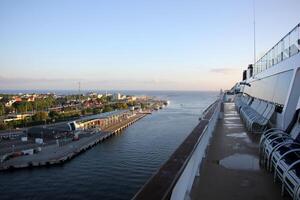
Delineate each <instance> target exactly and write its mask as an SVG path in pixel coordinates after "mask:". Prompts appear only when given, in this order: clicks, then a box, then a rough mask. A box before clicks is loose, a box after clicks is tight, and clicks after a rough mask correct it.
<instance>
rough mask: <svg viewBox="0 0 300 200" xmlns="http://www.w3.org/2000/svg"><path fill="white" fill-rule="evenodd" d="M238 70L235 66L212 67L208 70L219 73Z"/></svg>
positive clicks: (236, 71) (230, 72)
mask: <svg viewBox="0 0 300 200" xmlns="http://www.w3.org/2000/svg"><path fill="white" fill-rule="evenodd" d="M239 71H240V70H239V69H237V68H226V67H224V68H213V69H211V70H210V72H212V73H219V74H225V75H227V74H232V73H238V72H239Z"/></svg>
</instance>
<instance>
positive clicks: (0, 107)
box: [0, 103, 5, 116]
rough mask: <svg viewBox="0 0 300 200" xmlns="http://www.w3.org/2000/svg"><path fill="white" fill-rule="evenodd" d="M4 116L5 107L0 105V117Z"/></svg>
mask: <svg viewBox="0 0 300 200" xmlns="http://www.w3.org/2000/svg"><path fill="white" fill-rule="evenodd" d="M4 114H5V107H4V105H3V104H2V103H0V116H1V115H4Z"/></svg>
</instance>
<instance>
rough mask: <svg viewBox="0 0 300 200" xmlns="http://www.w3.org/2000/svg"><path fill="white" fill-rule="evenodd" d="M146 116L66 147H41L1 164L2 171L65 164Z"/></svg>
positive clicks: (143, 115) (120, 123)
mask: <svg viewBox="0 0 300 200" xmlns="http://www.w3.org/2000/svg"><path fill="white" fill-rule="evenodd" d="M146 115H147V114H144V113H139V114H136V115H135V116H133V117H130V118H128V119H126V120H123V121H121V122H119V123H117V124H114V125H111V126H109V127H107V128H105V129H103V130H101V131H100V132H95V133H93V134H91V136H88V137H83V138H80V140H78V141H72V142H71V143H69V144H66V145H64V146H58V145H57V144H52V145H47V146H44V147H41V148H42V151H41V152H39V153H37V154H33V155H26V156H19V157H15V158H12V159H9V160H7V161H4V162H2V163H0V171H3V170H12V169H20V168H29V167H41V166H50V165H58V164H63V163H65V162H67V161H69V160H71V159H72V158H74V157H75V156H77V155H79V154H80V153H82V152H84V151H86V150H88V149H90V148H92V147H93V146H95V145H97V144H98V143H100V142H102V141H104V140H106V139H108V138H110V137H112V136H114V135H116V134H119V133H121V132H122V130H124V129H125V128H127V127H128V126H130V125H132V124H133V123H135V122H136V121H138V120H140V119H142V118H143V117H145V116H146Z"/></svg>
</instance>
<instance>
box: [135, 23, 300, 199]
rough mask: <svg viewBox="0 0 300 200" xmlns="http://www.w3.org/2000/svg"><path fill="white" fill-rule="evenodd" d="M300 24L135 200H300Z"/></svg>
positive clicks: (220, 101) (214, 108)
mask: <svg viewBox="0 0 300 200" xmlns="http://www.w3.org/2000/svg"><path fill="white" fill-rule="evenodd" d="M299 96H300V24H298V25H296V26H295V27H294V28H293V29H292V30H291V31H290V32H288V34H286V35H285V36H284V37H283V38H282V39H281V40H279V42H278V43H277V44H275V45H274V46H273V47H272V48H271V49H270V50H269V51H267V52H266V53H265V54H264V56H262V57H261V58H260V59H259V60H258V61H256V62H255V63H253V64H250V65H248V66H247V67H245V70H244V71H243V74H242V75H241V80H240V81H238V82H237V83H236V84H235V85H234V86H233V87H232V88H231V89H229V90H227V91H222V92H220V95H219V96H218V98H217V99H216V101H215V102H213V103H212V104H211V105H210V106H208V107H207V108H206V109H205V110H204V111H203V113H202V114H201V118H200V119H199V123H198V125H197V126H196V127H195V128H194V130H193V131H192V132H191V133H190V134H189V135H188V136H187V138H186V139H185V140H184V141H183V142H182V143H181V144H180V145H179V147H178V148H177V149H176V150H175V151H174V152H173V154H172V155H171V156H170V158H169V159H168V160H167V161H166V162H165V163H164V164H163V165H162V166H161V167H160V168H159V169H158V170H157V171H156V172H155V173H154V174H153V175H152V176H151V177H150V179H149V180H148V181H147V182H146V183H145V184H144V185H143V186H142V188H141V189H140V190H139V191H138V192H137V194H136V195H135V196H134V197H133V199H136V200H137V199H143V200H144V199H145V200H148V199H149V200H150V199H151V200H153V199H156V200H159V199H172V200H183V199H191V200H198V199H199V200H200V199H205V200H210V199H211V200H212V199H244V200H246V199H270V200H271V199H272V200H277V199H278V200H280V199H294V200H299V199H300V111H299V110H300V99H299Z"/></svg>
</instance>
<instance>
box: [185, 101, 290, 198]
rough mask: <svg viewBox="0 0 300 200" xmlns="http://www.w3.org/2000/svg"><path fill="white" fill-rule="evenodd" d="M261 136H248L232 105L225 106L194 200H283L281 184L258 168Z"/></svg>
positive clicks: (196, 181) (201, 171) (195, 184)
mask: <svg viewBox="0 0 300 200" xmlns="http://www.w3.org/2000/svg"><path fill="white" fill-rule="evenodd" d="M259 137H260V136H259V135H253V134H248V133H247V132H246V130H245V128H244V126H243V124H242V121H241V119H240V117H239V114H238V113H237V112H236V110H235V106H234V104H233V103H225V104H224V118H223V119H222V120H220V121H219V122H218V123H217V126H216V129H215V132H214V136H213V138H212V141H211V144H210V146H209V147H208V152H207V156H206V158H205V159H204V160H203V162H202V165H201V169H200V176H199V177H197V178H196V179H195V180H194V184H193V188H192V191H191V194H190V196H191V199H193V200H203V199H207V200H214V199H216V200H217V199H228V200H240V199H242V200H248V199H249V200H250V199H251V200H252V199H255V200H277V199H278V200H282V199H287V198H283V197H281V196H280V186H279V184H274V183H273V176H272V174H270V173H267V172H266V171H265V170H263V169H260V167H259V158H258V143H259Z"/></svg>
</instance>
